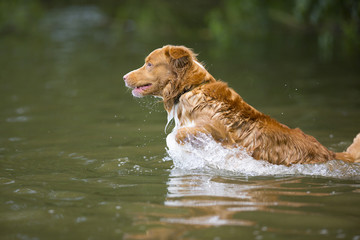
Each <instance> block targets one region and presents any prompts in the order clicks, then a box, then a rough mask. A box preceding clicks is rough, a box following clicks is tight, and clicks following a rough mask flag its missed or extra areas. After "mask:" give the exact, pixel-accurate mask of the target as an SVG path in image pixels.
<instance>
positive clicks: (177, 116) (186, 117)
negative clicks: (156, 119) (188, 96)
mask: <svg viewBox="0 0 360 240" xmlns="http://www.w3.org/2000/svg"><path fill="white" fill-rule="evenodd" d="M172 119H173V120H174V123H175V127H174V129H178V128H182V127H194V126H195V122H194V120H193V119H191V118H190V114H189V112H188V110H187V109H186V107H184V106H183V104H181V103H178V104H175V105H174V107H173V108H172V109H171V110H170V111H169V112H168V117H167V124H166V127H167V126H168V124H169V123H170V121H171V120H172Z"/></svg>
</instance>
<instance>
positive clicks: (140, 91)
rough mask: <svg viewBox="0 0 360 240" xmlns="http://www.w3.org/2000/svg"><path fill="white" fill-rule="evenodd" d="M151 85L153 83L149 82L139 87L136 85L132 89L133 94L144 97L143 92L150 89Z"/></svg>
mask: <svg viewBox="0 0 360 240" xmlns="http://www.w3.org/2000/svg"><path fill="white" fill-rule="evenodd" d="M151 86H152V84H151V83H149V84H145V85H142V86H139V87H135V88H134V89H133V90H132V94H133V95H134V96H135V97H142V95H143V92H145V91H146V90H147V89H149V88H150V87H151Z"/></svg>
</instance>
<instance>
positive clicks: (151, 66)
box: [124, 45, 206, 98]
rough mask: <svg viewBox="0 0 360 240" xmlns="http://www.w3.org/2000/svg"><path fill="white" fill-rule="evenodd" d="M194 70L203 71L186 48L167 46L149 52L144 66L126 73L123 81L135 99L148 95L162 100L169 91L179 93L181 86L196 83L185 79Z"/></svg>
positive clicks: (194, 56) (194, 80)
mask: <svg viewBox="0 0 360 240" xmlns="http://www.w3.org/2000/svg"><path fill="white" fill-rule="evenodd" d="M197 68H200V69H202V70H203V71H205V72H206V70H205V68H204V67H203V66H202V65H201V64H199V63H198V62H197V60H196V55H195V54H194V53H193V52H192V51H191V50H190V49H188V48H186V47H183V46H170V45H168V46H164V47H162V48H159V49H156V50H154V51H153V52H152V53H150V54H149V56H147V57H146V59H145V64H144V65H143V66H142V67H140V68H139V69H136V70H134V71H131V72H129V73H128V74H126V75H125V76H124V81H125V85H126V86H127V87H129V88H132V89H133V90H132V94H133V95H134V96H135V97H143V96H147V95H152V96H158V97H162V98H164V97H165V96H164V95H166V94H169V92H172V93H174V92H176V91H181V88H182V87H184V86H185V85H189V84H192V83H193V82H196V78H194V77H192V80H191V83H190V82H189V81H188V79H186V78H185V76H186V75H189V74H190V75H191V73H192V74H194V72H195V69H197ZM176 88H178V89H176ZM165 89H166V90H165ZM164 90H165V91H164Z"/></svg>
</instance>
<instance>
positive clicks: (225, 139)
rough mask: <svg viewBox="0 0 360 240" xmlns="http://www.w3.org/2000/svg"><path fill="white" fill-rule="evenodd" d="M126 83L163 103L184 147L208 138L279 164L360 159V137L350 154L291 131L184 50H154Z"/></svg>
mask: <svg viewBox="0 0 360 240" xmlns="http://www.w3.org/2000/svg"><path fill="white" fill-rule="evenodd" d="M124 81H125V84H126V86H127V87H129V88H132V89H133V90H132V94H133V95H134V96H135V97H143V96H147V95H152V96H157V97H160V98H162V99H163V102H164V107H165V109H166V111H167V112H168V120H171V119H174V120H175V128H174V131H176V141H177V142H178V143H179V144H184V143H186V142H191V141H192V140H193V139H195V138H196V136H198V135H200V134H206V135H209V136H211V137H212V138H213V139H214V140H215V141H217V142H220V143H221V144H222V145H223V146H224V147H230V148H232V147H243V148H245V149H246V151H247V152H248V153H249V154H250V155H251V156H252V157H253V158H255V159H262V160H266V161H269V162H271V163H274V164H284V165H291V164H296V163H324V162H326V161H329V160H334V159H338V160H343V161H348V162H359V161H360V134H358V135H357V136H356V138H355V139H354V142H353V144H352V145H351V146H350V147H349V148H348V149H347V150H346V151H345V152H341V153H336V152H332V151H330V150H329V149H327V148H326V147H324V146H323V145H322V144H320V143H319V142H318V141H317V140H316V139H315V138H314V137H312V136H309V135H307V134H305V133H304V132H302V131H301V130H300V129H298V128H296V129H291V128H289V127H287V126H285V125H283V124H281V123H279V122H277V121H276V120H274V119H272V118H271V117H269V116H268V115H265V114H263V113H261V112H259V111H258V110H256V109H255V108H253V107H252V106H250V105H249V104H247V103H246V102H245V101H244V100H243V99H242V98H241V97H240V96H239V94H237V93H236V92H235V91H234V90H233V89H231V88H230V87H228V85H227V84H226V83H224V82H222V81H218V80H216V79H215V78H214V77H213V76H212V75H211V74H210V73H209V72H208V71H207V70H206V69H205V68H204V66H203V65H202V64H200V63H199V62H198V60H197V58H196V54H194V53H193V52H192V51H191V50H190V49H189V48H186V47H184V46H170V45H168V46H164V47H162V48H159V49H156V50H154V51H153V52H152V53H150V55H149V56H147V57H146V59H145V64H144V65H143V66H142V67H140V68H139V69H136V70H134V71H131V72H129V73H128V74H126V75H125V76H124Z"/></svg>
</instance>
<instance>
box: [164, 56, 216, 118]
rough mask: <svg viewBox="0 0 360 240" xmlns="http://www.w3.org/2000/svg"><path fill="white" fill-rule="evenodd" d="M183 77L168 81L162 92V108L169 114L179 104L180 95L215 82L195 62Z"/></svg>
mask: <svg viewBox="0 0 360 240" xmlns="http://www.w3.org/2000/svg"><path fill="white" fill-rule="evenodd" d="M194 63H195V64H193V65H192V68H191V69H189V70H188V71H187V72H185V74H184V75H180V76H179V75H178V76H176V78H175V79H174V80H170V81H169V83H168V84H167V86H166V87H165V88H164V90H163V99H164V107H165V109H166V111H167V112H170V111H171V109H172V108H173V106H174V105H175V104H177V103H179V100H180V98H181V96H182V95H184V94H185V93H188V92H191V91H193V90H194V89H196V88H198V87H201V86H202V85H205V84H208V83H212V82H216V80H215V78H214V77H213V76H212V75H211V74H210V73H209V72H208V71H207V70H206V69H205V68H204V67H203V66H202V65H201V64H200V63H198V62H197V61H194Z"/></svg>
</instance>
